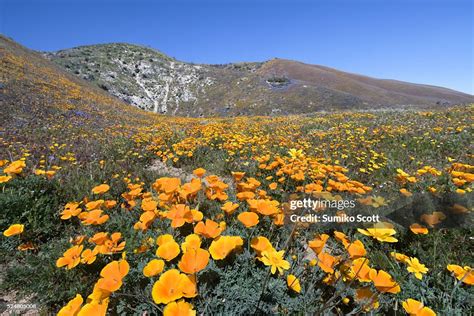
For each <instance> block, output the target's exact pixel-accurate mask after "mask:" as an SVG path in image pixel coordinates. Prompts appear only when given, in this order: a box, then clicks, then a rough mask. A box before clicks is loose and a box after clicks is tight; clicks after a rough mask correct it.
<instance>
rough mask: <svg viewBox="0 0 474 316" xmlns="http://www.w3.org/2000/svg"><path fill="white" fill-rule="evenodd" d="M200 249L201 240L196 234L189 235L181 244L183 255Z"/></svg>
mask: <svg viewBox="0 0 474 316" xmlns="http://www.w3.org/2000/svg"><path fill="white" fill-rule="evenodd" d="M200 247H201V238H200V237H199V235H196V234H189V235H188V236H186V238H185V240H184V242H183V243H182V244H181V250H182V251H183V253H186V251H188V250H191V249H199V248H200Z"/></svg>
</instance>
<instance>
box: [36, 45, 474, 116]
mask: <svg viewBox="0 0 474 316" xmlns="http://www.w3.org/2000/svg"><path fill="white" fill-rule="evenodd" d="M44 55H45V56H46V57H48V58H49V59H51V60H52V61H54V62H56V63H57V64H59V65H61V66H63V67H64V68H65V69H67V70H69V71H70V72H72V73H74V74H76V75H77V76H79V77H81V78H83V79H86V80H89V81H91V82H93V83H94V84H96V85H97V86H99V87H100V88H102V89H104V90H106V91H108V92H109V93H110V94H112V95H114V96H117V97H118V98H120V99H122V100H124V101H125V102H127V103H129V104H132V105H134V106H137V107H139V108H141V109H145V110H149V111H153V112H158V113H163V114H169V115H183V116H215V115H218V116H234V115H275V114H276V115H284V114H298V113H309V112H315V111H324V110H335V109H374V108H375V109H378V108H385V107H394V106H417V107H423V106H447V105H452V104H459V103H468V102H473V101H474V97H473V96H471V95H467V94H464V93H461V92H457V91H453V90H450V89H445V88H440V87H434V86H427V85H420V84H411V83H406V82H400V81H395V80H381V79H374V78H370V77H366V76H361V75H355V74H350V73H346V72H342V71H338V70H335V69H331V68H327V67H323V66H317V65H308V64H304V63H300V62H295V61H290V60H283V59H273V60H270V61H267V62H263V63H238V64H226V65H196V64H191V63H185V62H181V61H178V60H176V59H173V58H171V57H168V56H166V55H165V54H163V53H161V52H158V51H156V50H153V49H150V48H146V47H141V46H136V45H130V44H102V45H92V46H82V47H77V48H72V49H67V50H62V51H58V52H53V53H45V54H44Z"/></svg>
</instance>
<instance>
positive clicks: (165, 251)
mask: <svg viewBox="0 0 474 316" xmlns="http://www.w3.org/2000/svg"><path fill="white" fill-rule="evenodd" d="M156 243H157V244H158V246H159V247H158V249H157V250H156V255H157V256H158V257H160V258H163V259H165V260H166V261H171V260H173V259H174V258H176V257H177V256H178V255H179V253H180V249H179V244H178V243H177V242H176V241H174V239H173V236H171V235H169V234H166V235H162V236H160V237H158V239H157V241H156Z"/></svg>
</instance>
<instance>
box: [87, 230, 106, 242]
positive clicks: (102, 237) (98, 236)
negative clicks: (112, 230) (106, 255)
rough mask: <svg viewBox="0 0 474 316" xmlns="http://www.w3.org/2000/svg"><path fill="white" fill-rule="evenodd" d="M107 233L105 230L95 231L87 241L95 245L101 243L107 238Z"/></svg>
mask: <svg viewBox="0 0 474 316" xmlns="http://www.w3.org/2000/svg"><path fill="white" fill-rule="evenodd" d="M108 234H109V233H106V232H99V233H96V234H95V235H94V236H92V237H91V238H89V242H91V243H94V244H96V245H102V244H103V243H104V242H105V241H106V240H107V239H108Z"/></svg>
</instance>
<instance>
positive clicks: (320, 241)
mask: <svg viewBox="0 0 474 316" xmlns="http://www.w3.org/2000/svg"><path fill="white" fill-rule="evenodd" d="M328 239H329V235H327V234H321V235H317V236H316V237H314V239H313V240H311V241H309V242H308V246H309V248H311V249H312V250H313V251H314V252H315V253H316V254H319V253H321V251H323V249H324V246H325V245H326V241H327V240H328Z"/></svg>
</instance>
